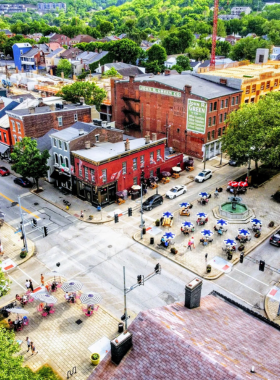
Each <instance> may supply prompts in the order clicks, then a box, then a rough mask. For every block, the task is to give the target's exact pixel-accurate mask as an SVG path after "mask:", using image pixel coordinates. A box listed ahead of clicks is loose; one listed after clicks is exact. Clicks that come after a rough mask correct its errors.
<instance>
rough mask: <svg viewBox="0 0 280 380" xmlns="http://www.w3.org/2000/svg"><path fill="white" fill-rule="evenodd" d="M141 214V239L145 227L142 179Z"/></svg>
mask: <svg viewBox="0 0 280 380" xmlns="http://www.w3.org/2000/svg"><path fill="white" fill-rule="evenodd" d="M140 215H141V224H140V228H141V239H143V228H144V225H145V222H144V220H143V183H142V181H141V208H140Z"/></svg>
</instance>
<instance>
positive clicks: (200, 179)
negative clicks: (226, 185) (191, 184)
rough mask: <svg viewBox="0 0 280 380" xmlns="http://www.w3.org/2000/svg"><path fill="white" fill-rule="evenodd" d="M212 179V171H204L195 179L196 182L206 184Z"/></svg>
mask: <svg viewBox="0 0 280 380" xmlns="http://www.w3.org/2000/svg"><path fill="white" fill-rule="evenodd" d="M211 177H212V170H209V169H207V170H202V172H200V173H199V174H198V175H197V176H196V177H195V179H194V180H195V182H204V181H206V180H207V179H209V178H211Z"/></svg>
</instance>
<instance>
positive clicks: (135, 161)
mask: <svg viewBox="0 0 280 380" xmlns="http://www.w3.org/2000/svg"><path fill="white" fill-rule="evenodd" d="M133 170H137V158H133Z"/></svg>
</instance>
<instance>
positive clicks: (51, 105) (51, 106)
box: [49, 103, 55, 112]
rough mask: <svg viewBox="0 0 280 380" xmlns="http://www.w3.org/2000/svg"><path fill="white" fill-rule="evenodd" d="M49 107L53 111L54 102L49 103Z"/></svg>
mask: <svg viewBox="0 0 280 380" xmlns="http://www.w3.org/2000/svg"><path fill="white" fill-rule="evenodd" d="M49 107H50V110H51V111H52V112H53V111H55V104H54V103H52V104H50V105H49Z"/></svg>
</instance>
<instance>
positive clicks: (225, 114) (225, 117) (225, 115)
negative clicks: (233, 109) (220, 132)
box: [224, 113, 227, 121]
mask: <svg viewBox="0 0 280 380" xmlns="http://www.w3.org/2000/svg"><path fill="white" fill-rule="evenodd" d="M226 119H227V113H224V121H226Z"/></svg>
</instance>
